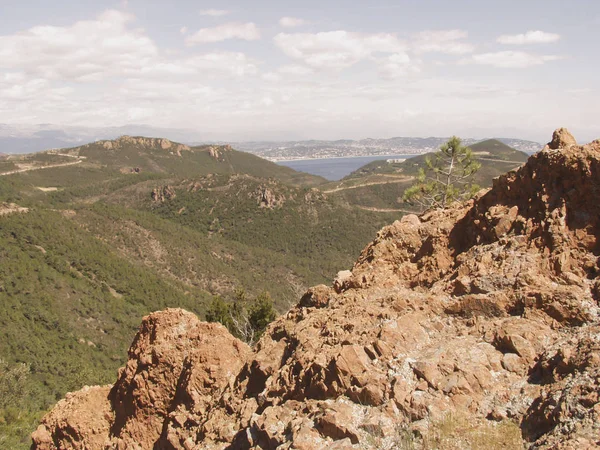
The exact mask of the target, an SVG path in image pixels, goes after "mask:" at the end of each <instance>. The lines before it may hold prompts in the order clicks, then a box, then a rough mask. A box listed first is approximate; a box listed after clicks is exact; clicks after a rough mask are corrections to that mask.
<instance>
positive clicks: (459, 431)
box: [361, 413, 525, 450]
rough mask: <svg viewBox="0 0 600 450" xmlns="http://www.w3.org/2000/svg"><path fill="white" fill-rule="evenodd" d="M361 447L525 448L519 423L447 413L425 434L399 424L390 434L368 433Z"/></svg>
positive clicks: (432, 449)
mask: <svg viewBox="0 0 600 450" xmlns="http://www.w3.org/2000/svg"><path fill="white" fill-rule="evenodd" d="M361 444H362V445H361V448H363V449H365V450H366V449H378V450H380V449H381V450H501V449H502V450H504V449H510V450H518V449H523V448H525V446H524V442H523V439H522V438H521V430H520V428H519V426H518V425H517V424H516V423H514V422H512V421H510V420H504V421H502V422H492V421H489V420H485V419H474V418H473V417H468V416H466V415H460V414H456V413H455V414H447V415H446V416H444V418H443V419H441V420H436V421H431V422H430V423H429V427H428V430H427V431H426V432H425V435H424V436H420V435H419V433H415V432H414V431H413V430H411V429H410V426H409V425H408V424H403V425H399V426H398V427H397V428H396V432H395V433H394V435H393V436H379V435H377V434H375V433H373V434H369V435H368V436H367V438H366V439H364V440H361Z"/></svg>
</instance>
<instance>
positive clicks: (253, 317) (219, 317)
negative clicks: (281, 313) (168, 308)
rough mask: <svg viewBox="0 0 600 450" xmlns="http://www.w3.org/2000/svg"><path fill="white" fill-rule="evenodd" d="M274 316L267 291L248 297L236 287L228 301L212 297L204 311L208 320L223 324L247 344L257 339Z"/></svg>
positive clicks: (271, 301) (275, 314) (273, 309)
mask: <svg viewBox="0 0 600 450" xmlns="http://www.w3.org/2000/svg"><path fill="white" fill-rule="evenodd" d="M276 317H277V312H276V311H275V307H274V305H273V300H272V299H271V296H270V295H269V293H268V292H263V293H261V294H259V295H258V296H257V297H255V298H254V299H250V298H249V297H248V296H247V295H246V291H244V290H243V289H238V290H237V291H236V292H235V295H234V298H233V300H232V301H229V302H227V301H225V300H224V299H223V298H222V297H220V296H218V295H217V296H215V297H213V299H212V301H211V303H210V305H209V307H208V310H207V312H206V320H207V321H208V322H219V323H221V324H223V325H224V326H225V327H227V329H228V330H229V332H230V333H231V334H233V335H234V336H235V337H237V338H238V339H241V340H242V341H244V342H246V343H247V344H249V345H253V344H254V343H255V342H256V341H258V339H259V338H260V336H262V334H263V333H264V331H265V329H266V328H267V326H268V325H269V324H270V323H271V322H272V321H273V320H275V318H276Z"/></svg>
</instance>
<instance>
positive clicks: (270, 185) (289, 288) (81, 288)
mask: <svg viewBox="0 0 600 450" xmlns="http://www.w3.org/2000/svg"><path fill="white" fill-rule="evenodd" d="M324 182H325V180H324V179H322V178H320V177H315V176H312V175H308V174H303V173H299V172H295V171H294V170H292V169H289V168H286V167H282V166H278V165H276V164H274V163H271V162H268V161H266V160H263V159H261V158H259V157H256V156H253V155H250V154H247V153H242V152H238V151H236V150H234V149H232V148H230V147H228V146H204V147H188V146H185V145H183V144H178V143H174V142H171V141H168V140H166V139H149V138H141V137H135V138H132V137H123V138H120V139H118V140H115V141H101V142H95V143H92V144H88V145H83V146H79V147H75V148H69V149H60V150H53V151H49V152H42V153H36V154H31V155H21V156H14V155H11V156H9V157H7V158H4V159H2V160H0V260H1V262H2V263H1V264H0V359H1V360H2V362H0V380H1V381H0V383H4V384H3V385H0V392H10V393H11V394H10V395H6V396H5V399H4V400H2V401H0V444H1V445H0V446H1V447H4V448H28V446H29V433H30V432H31V431H32V430H33V427H34V424H35V422H36V420H38V419H39V417H40V415H41V414H42V412H43V411H44V410H45V409H46V408H48V407H49V406H51V405H52V404H53V403H55V401H56V400H57V399H58V398H61V397H62V396H64V394H65V393H66V392H67V391H69V390H76V389H79V388H80V387H81V386H83V385H86V384H102V383H105V382H107V381H108V380H110V379H113V378H114V376H115V374H116V370H117V368H118V367H119V366H121V365H123V364H124V362H125V357H126V353H127V346H128V345H129V343H130V342H131V339H132V337H133V335H134V333H135V330H136V328H137V324H138V323H139V321H140V319H141V317H142V316H144V315H146V314H148V313H150V312H152V311H155V310H159V309H164V308H166V307H183V308H185V309H187V310H189V311H193V312H195V313H196V314H198V315H199V316H200V317H204V314H205V311H206V307H207V304H209V302H211V301H212V299H213V298H214V296H221V297H223V298H224V299H225V300H226V301H231V299H233V298H235V292H237V291H239V290H243V291H245V292H247V294H248V296H249V297H250V298H253V297H255V296H257V295H259V294H261V293H263V292H267V293H268V294H269V296H270V298H272V300H273V301H274V303H275V306H276V308H277V309H279V310H280V311H283V310H286V309H287V308H288V307H289V306H290V304H292V303H295V302H296V301H297V299H298V297H299V296H300V295H301V293H302V292H304V290H305V289H306V288H307V287H308V286H311V285H315V284H319V283H324V282H326V283H329V282H330V280H331V279H332V278H333V277H334V276H335V274H336V273H337V271H339V270H342V269H346V268H349V267H350V266H351V264H352V262H353V261H354V260H355V259H356V257H357V256H358V254H359V253H360V251H361V249H362V248H363V247H364V246H365V245H366V244H367V243H368V242H369V241H370V240H371V239H372V238H373V236H375V234H376V232H377V230H379V229H380V228H381V227H382V226H383V225H385V224H387V223H391V222H393V221H394V220H395V219H397V218H398V217H399V215H398V214H392V213H390V214H382V213H377V212H372V211H365V210H363V209H360V208H356V207H353V206H352V205H349V204H348V203H347V202H345V201H344V200H343V199H340V198H339V197H336V196H332V195H328V194H323V193H322V191H320V190H318V189H315V186H320V185H321V184H322V183H324ZM315 255H318V257H315ZM3 389H4V390H3Z"/></svg>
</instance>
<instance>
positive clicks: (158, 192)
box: [151, 185, 177, 203]
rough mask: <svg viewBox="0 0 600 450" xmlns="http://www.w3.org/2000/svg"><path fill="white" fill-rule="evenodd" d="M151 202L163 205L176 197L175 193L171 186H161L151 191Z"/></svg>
mask: <svg viewBox="0 0 600 450" xmlns="http://www.w3.org/2000/svg"><path fill="white" fill-rule="evenodd" d="M151 196H152V201H153V202H155V203H164V202H166V201H167V200H171V199H173V198H175V197H177V193H176V192H175V189H174V188H173V187H172V186H168V185H167V186H163V187H160V188H154V189H152V194H151Z"/></svg>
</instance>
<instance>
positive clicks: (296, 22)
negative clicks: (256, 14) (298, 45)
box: [279, 16, 307, 28]
mask: <svg viewBox="0 0 600 450" xmlns="http://www.w3.org/2000/svg"><path fill="white" fill-rule="evenodd" d="M306 23H307V22H306V20H304V19H299V18H298V17H288V16H286V17H282V18H281V19H279V25H281V26H282V27H284V28H295V27H300V26H302V25H306Z"/></svg>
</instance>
